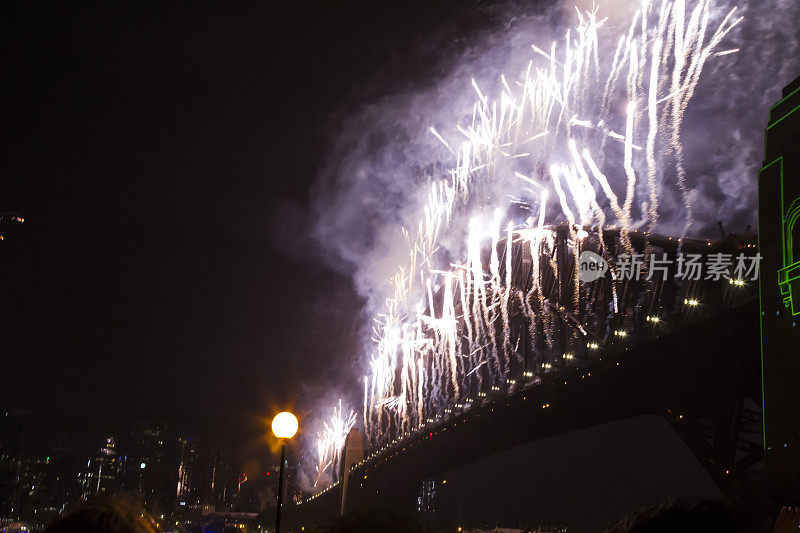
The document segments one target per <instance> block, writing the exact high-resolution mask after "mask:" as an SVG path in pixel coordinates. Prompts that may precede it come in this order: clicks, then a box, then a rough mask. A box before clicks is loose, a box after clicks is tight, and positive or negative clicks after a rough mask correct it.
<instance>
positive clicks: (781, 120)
mask: <svg viewBox="0 0 800 533" xmlns="http://www.w3.org/2000/svg"><path fill="white" fill-rule="evenodd" d="M798 139H800V78H797V79H796V80H794V81H793V82H792V83H791V84H789V85H788V86H787V87H786V88H785V89H784V90H783V98H782V99H781V100H780V101H779V102H778V103H776V104H775V105H773V106H772V107H771V108H770V116H769V125H768V126H767V131H766V142H765V156H764V166H763V168H762V169H761V171H760V172H759V178H758V216H759V220H758V226H759V249H760V254H761V255H762V260H761V272H760V276H759V293H760V297H761V357H762V359H761V361H762V376H763V380H762V384H763V405H762V409H763V420H764V452H765V460H766V461H765V462H766V467H767V471H768V472H769V473H770V474H771V475H772V476H773V477H775V478H788V477H790V476H792V475H797V474H800V395H798V394H797V385H798V383H800V151H799V150H798V149H797V146H798Z"/></svg>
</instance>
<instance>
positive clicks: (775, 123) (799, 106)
mask: <svg viewBox="0 0 800 533" xmlns="http://www.w3.org/2000/svg"><path fill="white" fill-rule="evenodd" d="M798 109H800V105H798V106H797V107H795V108H794V109H792V110H791V111H789V112H788V113H786V114H785V115H783V116H782V117H781V118H779V119H778V120H776V121H775V122H773V123H772V124H770V125H769V126H767V131H769V130H771V129H772V127H773V126H777V125H778V123H779V122H781V121H782V120H783V119H785V118H786V117H788V116H789V115H791V114H792V113H794V112H795V111H797V110H798Z"/></svg>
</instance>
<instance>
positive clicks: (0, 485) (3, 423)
mask: <svg viewBox="0 0 800 533" xmlns="http://www.w3.org/2000/svg"><path fill="white" fill-rule="evenodd" d="M26 420H27V413H25V412H22V411H16V412H15V411H0V518H3V517H7V518H11V517H16V516H18V514H19V509H18V504H17V500H18V499H19V489H20V475H21V473H22V472H21V471H22V441H23V437H24V433H25V422H26Z"/></svg>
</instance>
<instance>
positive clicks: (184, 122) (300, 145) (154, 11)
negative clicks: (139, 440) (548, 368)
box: [0, 2, 469, 437]
mask: <svg viewBox="0 0 800 533" xmlns="http://www.w3.org/2000/svg"><path fill="white" fill-rule="evenodd" d="M454 4H456V2H453V3H451V4H448V3H439V4H437V5H436V6H435V7H430V6H427V7H426V6H423V5H418V6H401V5H399V3H398V4H394V3H386V2H363V3H349V4H347V5H342V4H340V3H335V2H325V3H321V4H318V3H314V4H311V3H306V4H298V3H294V4H293V5H292V7H283V8H280V9H278V8H275V7H273V6H270V5H268V3H266V2H259V3H238V4H236V5H231V4H228V3H221V2H220V3H203V4H199V5H188V4H187V5H171V6H141V5H139V4H138V3H122V4H119V5H117V4H116V3H113V4H104V5H102V6H94V7H91V8H88V7H84V8H77V7H70V8H66V7H64V6H57V7H53V6H45V5H43V4H28V3H17V4H16V5H14V6H13V7H12V6H9V5H5V6H4V7H3V8H2V9H3V14H2V18H3V20H4V21H5V23H4V26H5V27H4V29H3V32H2V39H3V45H2V54H3V55H2V75H3V76H4V78H5V83H3V101H4V106H3V108H4V113H3V128H2V135H3V141H2V146H3V152H4V153H3V158H2V161H3V163H2V164H3V179H2V180H0V184H1V188H0V210H3V211H12V212H16V213H19V214H21V215H22V216H24V217H25V223H24V225H22V226H20V227H18V228H15V229H16V231H13V232H12V233H10V234H9V235H7V239H6V240H5V241H4V242H2V243H0V244H1V246H0V264H2V271H1V273H0V275H1V279H2V282H1V283H0V291H1V294H2V296H1V297H0V298H2V302H3V304H2V306H0V339H1V340H0V342H1V343H2V344H0V350H1V352H0V353H1V356H0V376H2V382H3V386H2V387H0V406H2V407H5V408H24V409H29V410H30V411H31V413H32V416H31V418H32V420H33V421H34V425H37V424H38V425H39V426H43V427H45V428H46V429H47V431H46V432H45V434H49V433H52V434H55V433H57V432H58V431H67V430H70V428H73V427H79V426H80V425H81V424H83V425H84V426H86V427H93V428H96V427H104V428H105V427H108V428H109V429H113V428H115V427H119V426H120V425H122V426H123V427H124V426H125V425H126V424H128V423H130V422H131V421H133V420H137V419H166V420H169V421H171V422H172V423H174V424H175V425H177V426H179V427H184V428H187V429H188V430H191V431H197V432H200V433H203V432H206V433H209V432H210V433H214V432H217V433H220V432H222V433H224V434H225V435H228V436H229V437H232V435H233V434H236V432H238V431H240V430H243V429H242V428H243V427H244V426H247V425H248V424H250V425H253V424H252V423H253V421H254V420H257V417H258V416H269V415H270V414H271V413H272V412H273V410H274V409H275V408H277V407H287V406H290V405H294V406H296V407H299V408H300V409H302V407H303V405H309V404H311V403H312V402H311V401H310V400H311V398H313V396H314V395H315V394H318V389H317V387H319V386H320V385H323V384H325V383H326V380H327V381H330V380H331V379H333V380H336V379H337V377H339V376H348V375H350V374H351V372H350V369H351V368H352V367H353V366H354V365H355V359H356V357H357V351H358V347H359V346H360V342H361V339H362V336H363V332H364V318H363V316H362V314H361V312H360V309H361V306H362V302H361V301H360V299H359V297H358V296H357V294H356V292H355V290H354V288H353V286H352V283H351V281H350V276H349V275H348V272H347V269H346V268H335V269H331V268H330V267H328V266H326V265H327V264H329V263H327V262H325V261H322V260H320V258H319V257H318V254H317V252H316V250H315V248H316V247H317V243H316V242H315V241H314V239H313V238H312V237H311V236H310V235H309V233H310V231H309V228H310V226H311V222H310V220H309V216H310V215H309V203H310V195H311V192H310V191H311V188H312V184H313V183H314V181H315V178H316V175H317V173H318V169H319V166H320V165H321V162H322V161H323V158H324V156H325V153H326V148H327V146H328V144H329V142H330V136H331V130H333V129H335V124H336V122H337V120H338V117H340V116H342V115H343V114H345V113H346V111H347V107H348V105H350V104H351V103H352V101H353V100H354V99H355V98H357V97H358V96H359V95H360V94H364V93H368V92H369V91H375V90H379V89H375V86H380V85H385V84H386V83H390V82H391V83H394V82H397V83H408V80H410V79H413V77H414V75H415V74H417V73H419V72H420V71H424V69H425V68H427V66H426V64H425V61H424V58H419V57H417V56H413V55H411V54H409V53H408V52H407V50H408V49H409V48H410V47H413V45H414V43H415V42H417V40H418V39H419V38H420V36H421V35H424V34H425V33H426V31H429V30H430V29H431V28H434V27H440V26H441V25H442V24H443V23H444V21H445V20H448V19H450V18H451V17H452V16H453V13H454V11H455V8H454ZM465 12H469V10H468V9H464V8H463V7H462V8H460V9H459V11H458V13H459V14H462V15H459V16H463V13H465ZM377 72H380V76H378V75H377V74H376V73H377ZM381 76H382V78H381ZM377 79H382V81H381V82H380V83H377V84H376V83H375V80H377ZM365 223H368V221H365ZM40 429H41V427H40ZM231 432H232V433H231Z"/></svg>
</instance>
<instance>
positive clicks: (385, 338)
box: [314, 0, 742, 491]
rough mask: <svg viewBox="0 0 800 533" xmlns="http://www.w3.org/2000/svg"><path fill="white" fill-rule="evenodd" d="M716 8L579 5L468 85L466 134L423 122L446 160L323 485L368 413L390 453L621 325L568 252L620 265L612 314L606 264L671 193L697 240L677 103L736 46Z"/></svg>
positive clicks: (340, 420) (571, 360)
mask: <svg viewBox="0 0 800 533" xmlns="http://www.w3.org/2000/svg"><path fill="white" fill-rule="evenodd" d="M712 4H713V2H712V1H711V0H699V1H696V2H688V1H686V0H675V1H671V2H667V1H663V2H656V1H647V0H645V1H643V2H642V3H641V4H640V6H639V8H638V9H637V10H636V11H635V13H634V15H633V17H632V19H631V20H630V21H629V24H628V25H627V26H626V29H625V30H624V31H622V32H620V31H619V29H618V28H617V30H616V34H617V35H619V34H620V33H621V35H619V37H618V38H616V39H611V38H609V37H608V36H607V35H606V34H605V33H604V32H606V31H607V29H608V26H609V22H608V20H607V19H606V18H603V16H602V13H601V12H600V11H598V10H590V11H581V10H579V9H577V8H576V9H575V11H574V17H575V21H576V24H575V27H574V28H572V29H569V30H567V31H566V33H565V35H564V36H563V38H561V39H560V40H559V41H556V42H551V43H537V42H532V43H531V48H530V61H529V63H528V64H527V65H526V66H525V68H524V69H523V70H522V71H521V72H518V73H513V75H501V76H500V77H499V79H498V80H497V84H496V86H495V87H493V88H491V90H488V89H485V88H483V87H481V86H480V85H479V83H478V82H476V81H475V80H472V82H471V86H472V87H471V89H472V91H473V92H474V103H473V105H472V109H471V114H470V116H469V117H467V118H466V119H465V120H461V121H457V123H456V124H455V126H454V128H452V131H453V132H457V134H456V135H450V134H447V133H443V131H444V130H442V131H440V130H439V129H437V128H435V127H430V128H429V130H428V133H429V135H431V136H432V137H433V138H434V139H435V140H436V141H437V142H438V143H439V144H440V145H441V149H442V151H443V153H444V154H445V155H446V157H449V158H450V160H451V161H452V164H451V165H449V168H446V169H444V170H443V171H441V172H434V173H432V174H431V175H430V176H429V179H428V185H426V187H427V200H426V202H425V203H424V209H423V213H422V216H421V217H420V220H419V222H418V224H417V225H416V226H415V227H409V228H406V229H404V231H403V234H404V236H405V238H406V242H407V256H406V261H405V262H404V263H403V264H400V265H398V266H397V267H396V269H395V271H394V273H393V274H392V275H391V277H390V279H389V283H390V284H391V287H392V289H393V294H392V295H391V296H389V297H388V298H386V299H385V301H384V302H383V306H382V309H381V310H380V311H379V312H377V313H376V314H375V316H374V317H373V323H372V343H373V344H372V350H371V353H370V355H369V369H368V372H367V373H366V375H365V376H364V377H363V384H362V386H363V406H362V413H360V416H358V417H357V415H356V413H355V412H353V411H349V412H347V413H345V411H346V409H344V408H343V407H342V402H341V400H340V401H339V403H338V406H336V407H335V408H334V409H333V410H332V411H333V412H332V415H331V416H330V418H329V419H327V421H326V422H325V423H324V426H323V430H322V431H321V432H320V433H319V436H318V441H317V445H316V460H317V463H316V473H317V474H316V475H317V478H316V481H315V483H314V490H315V491H318V490H321V489H324V488H325V487H327V486H330V485H331V484H332V483H335V481H336V480H337V476H338V474H339V471H338V463H339V461H340V457H341V450H342V447H343V446H344V442H345V438H346V436H347V433H348V431H349V430H350V429H351V428H352V427H353V425H354V424H355V423H356V419H357V418H358V419H359V421H360V422H359V423H360V425H361V426H362V429H363V431H364V432H365V434H366V438H367V443H368V447H369V448H370V449H371V450H373V451H374V450H380V449H381V448H382V447H385V446H387V445H388V444H389V443H391V442H393V441H396V440H398V439H401V438H403V437H404V436H405V435H408V434H410V433H413V432H415V431H418V430H419V429H420V428H422V427H424V426H425V425H426V424H432V423H436V422H438V421H441V420H443V419H446V418H447V417H448V415H449V414H450V413H452V412H453V410H457V409H468V408H469V406H470V405H471V404H472V403H474V402H476V401H478V399H479V398H480V397H482V396H485V395H486V393H487V392H488V391H503V390H510V389H512V388H513V387H515V386H516V385H517V382H518V380H525V381H527V382H529V383H530V382H534V381H535V380H536V378H537V376H539V375H541V374H542V373H544V372H548V371H551V369H553V368H554V367H557V366H558V365H570V364H578V363H579V360H580V358H581V353H586V352H587V350H590V351H591V350H596V349H597V347H598V346H599V344H598V343H600V344H602V343H603V342H604V339H606V338H608V337H609V336H616V337H623V336H624V335H627V333H626V328H625V327H623V325H622V322H619V326H616V327H613V328H612V327H611V326H610V324H611V323H612V320H613V317H612V318H609V317H608V315H609V311H608V310H606V309H598V307H597V306H593V305H592V302H593V301H594V300H593V298H594V295H593V294H592V289H591V288H590V287H587V286H584V285H581V284H580V283H579V282H578V281H577V280H578V266H577V265H578V262H577V261H575V260H574V258H577V257H578V256H579V255H580V253H581V251H582V250H592V251H594V252H596V253H598V254H600V255H601V256H603V257H605V258H606V259H608V260H609V263H610V264H611V267H610V273H609V276H610V277H611V279H612V280H614V281H613V282H611V283H609V284H608V285H607V287H608V290H609V291H610V292H611V293H612V294H613V298H612V299H613V302H614V303H613V309H612V310H611V312H610V314H611V315H614V314H615V313H616V314H618V315H620V316H621V315H622V314H623V311H624V310H625V302H624V299H625V295H624V294H623V292H624V287H623V285H622V284H620V283H618V282H617V276H616V273H615V269H614V262H613V260H612V258H613V257H614V256H615V255H616V254H618V253H626V252H627V253H632V252H635V250H634V244H633V241H632V239H633V235H634V234H640V235H650V234H652V233H653V232H654V231H655V230H656V228H657V227H658V223H659V214H660V212H661V211H660V200H661V199H662V197H663V191H664V189H665V187H667V186H670V187H672V188H673V189H676V190H677V191H678V195H679V197H680V198H681V202H682V209H683V212H684V220H683V222H682V224H681V225H682V227H683V230H682V231H681V234H680V235H678V236H676V239H677V238H683V237H685V236H686V235H687V233H688V231H689V227H690V225H691V223H692V219H693V213H692V206H691V202H690V199H689V190H688V187H687V185H686V170H685V166H684V154H683V147H682V144H681V131H682V124H683V120H684V114H685V112H686V109H687V105H688V104H689V101H690V100H691V98H692V96H693V94H694V92H695V88H696V86H697V84H698V81H699V79H700V76H701V73H702V71H703V68H704V66H705V64H706V62H707V61H708V60H709V59H712V58H719V57H727V56H730V55H732V54H736V53H737V52H738V49H734V48H729V49H725V48H721V47H720V45H721V43H723V40H724V38H725V36H726V35H727V34H728V33H729V32H730V31H731V30H732V29H733V28H734V27H735V26H736V25H737V24H739V22H740V21H741V20H742V19H741V17H740V16H738V14H737V10H736V9H735V8H734V9H732V10H730V11H729V12H726V13H724V14H722V15H721V16H713V12H714V10H713V7H714V6H713V5H712ZM454 118H456V119H457V118H458V117H454ZM613 184H621V185H616V186H615V185H613ZM498 191H500V193H498ZM462 228H466V229H465V230H463V229H462ZM610 230H613V231H614V232H615V235H616V236H617V237H616V239H617V240H616V244H615V246H614V247H612V246H610V245H609V242H608V239H607V238H606V237H605V235H606V232H608V231H610ZM453 239H455V240H457V241H458V240H460V242H459V243H457V244H456V245H455V246H453V245H452V241H453ZM445 240H446V241H447V242H448V245H447V246H444V245H443V242H444V241H445ZM559 242H565V243H567V244H566V248H567V249H566V250H560V248H559ZM454 250H455V251H454ZM567 257H570V258H572V260H570V261H569V262H568V263H567V262H566V260H565V258H567ZM564 291H567V292H568V294H566V295H564V294H563V292H564ZM618 293H619V294H618ZM565 302H566V303H565ZM653 306H654V307H657V306H658V304H657V303H655V304H653ZM647 320H648V322H650V323H652V324H656V323H658V322H659V319H658V318H657V317H656V318H651V317H650V316H648V319H647ZM620 332H622V333H620ZM523 353H530V354H533V355H532V357H527V358H526V357H524V356H523Z"/></svg>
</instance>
